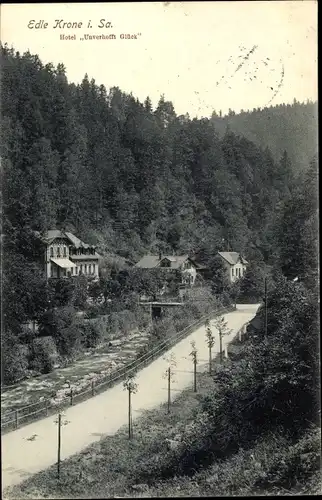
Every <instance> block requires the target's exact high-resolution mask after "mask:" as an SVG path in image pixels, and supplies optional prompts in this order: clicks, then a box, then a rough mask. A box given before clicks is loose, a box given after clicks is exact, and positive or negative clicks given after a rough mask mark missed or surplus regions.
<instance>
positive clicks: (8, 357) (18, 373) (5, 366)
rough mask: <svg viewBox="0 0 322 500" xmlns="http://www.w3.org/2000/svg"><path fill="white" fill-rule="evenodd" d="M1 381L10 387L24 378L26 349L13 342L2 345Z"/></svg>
mask: <svg viewBox="0 0 322 500" xmlns="http://www.w3.org/2000/svg"><path fill="white" fill-rule="evenodd" d="M1 361H2V362H1V371H2V381H3V383H4V384H5V385H11V384H14V383H15V382H18V381H19V380H21V379H23V378H24V377H25V376H26V373H27V369H28V349H26V347H25V346H23V345H22V344H19V343H18V342H16V341H15V340H12V341H10V342H8V343H3V345H2V356H1Z"/></svg>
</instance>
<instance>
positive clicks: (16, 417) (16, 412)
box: [15, 410, 18, 429]
mask: <svg viewBox="0 0 322 500" xmlns="http://www.w3.org/2000/svg"><path fill="white" fill-rule="evenodd" d="M15 420H16V429H18V410H16V411H15Z"/></svg>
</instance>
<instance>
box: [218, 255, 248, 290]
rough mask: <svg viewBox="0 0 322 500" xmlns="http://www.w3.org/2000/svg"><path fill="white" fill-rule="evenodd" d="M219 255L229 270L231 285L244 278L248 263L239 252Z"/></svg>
mask: <svg viewBox="0 0 322 500" xmlns="http://www.w3.org/2000/svg"><path fill="white" fill-rule="evenodd" d="M218 255H219V256H220V257H221V259H222V261H223V264H224V266H225V268H226V269H227V275H228V277H229V282H230V283H233V282H234V281H236V280H237V279H239V278H242V277H243V276H244V274H245V272H246V267H247V265H248V262H247V260H246V259H244V258H243V257H242V256H241V255H240V254H239V253H238V252H218Z"/></svg>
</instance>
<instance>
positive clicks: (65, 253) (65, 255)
mask: <svg viewBox="0 0 322 500" xmlns="http://www.w3.org/2000/svg"><path fill="white" fill-rule="evenodd" d="M66 250H67V249H66V247H64V257H67V252H66Z"/></svg>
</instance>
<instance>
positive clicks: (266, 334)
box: [264, 277, 268, 338]
mask: <svg viewBox="0 0 322 500" xmlns="http://www.w3.org/2000/svg"><path fill="white" fill-rule="evenodd" d="M264 300H265V338H267V312H268V311H267V277H265V299H264Z"/></svg>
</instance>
